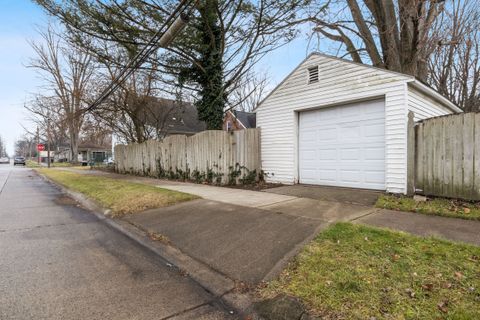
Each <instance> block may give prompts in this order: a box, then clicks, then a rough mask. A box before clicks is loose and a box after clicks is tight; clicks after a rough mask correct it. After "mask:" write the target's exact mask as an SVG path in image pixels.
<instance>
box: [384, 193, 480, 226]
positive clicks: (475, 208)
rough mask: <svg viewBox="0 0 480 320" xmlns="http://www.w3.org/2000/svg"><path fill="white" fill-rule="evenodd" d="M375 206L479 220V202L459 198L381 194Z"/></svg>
mask: <svg viewBox="0 0 480 320" xmlns="http://www.w3.org/2000/svg"><path fill="white" fill-rule="evenodd" d="M375 206H376V207H377V208H382V209H390V210H398V211H409V212H417V213H422V214H428V215H437V216H443V217H450V218H460V219H467V220H480V204H478V203H471V202H466V201H460V200H452V199H444V198H433V199H428V200H427V201H415V200H414V199H413V198H411V197H406V196H397V195H382V196H380V198H378V200H377V203H376V204H375Z"/></svg>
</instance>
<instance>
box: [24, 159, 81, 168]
mask: <svg viewBox="0 0 480 320" xmlns="http://www.w3.org/2000/svg"><path fill="white" fill-rule="evenodd" d="M25 164H26V166H27V167H29V168H43V167H44V166H43V165H41V164H38V162H37V161H33V160H27V161H26V162H25ZM50 167H54V168H64V167H73V165H72V164H71V163H69V162H52V163H51V164H50Z"/></svg>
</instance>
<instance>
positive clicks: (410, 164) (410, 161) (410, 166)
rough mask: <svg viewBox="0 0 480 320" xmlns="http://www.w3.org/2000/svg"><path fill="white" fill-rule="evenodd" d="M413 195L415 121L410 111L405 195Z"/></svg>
mask: <svg viewBox="0 0 480 320" xmlns="http://www.w3.org/2000/svg"><path fill="white" fill-rule="evenodd" d="M414 193H415V121H414V114H413V112H412V111H410V112H408V123H407V195H408V196H412V195H413V194H414Z"/></svg>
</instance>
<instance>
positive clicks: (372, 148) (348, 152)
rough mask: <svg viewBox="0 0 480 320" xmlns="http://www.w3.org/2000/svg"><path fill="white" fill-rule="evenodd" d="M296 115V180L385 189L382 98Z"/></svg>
mask: <svg viewBox="0 0 480 320" xmlns="http://www.w3.org/2000/svg"><path fill="white" fill-rule="evenodd" d="M299 117H300V119H299V174H300V183H306V184H319V185H330V186H340V187H352V188H364V189H378V190H385V103H384V100H375V101H367V102H358V103H354V104H348V105H344V106H338V107H332V108H326V109H320V110H314V111H306V112H301V113H300V114H299Z"/></svg>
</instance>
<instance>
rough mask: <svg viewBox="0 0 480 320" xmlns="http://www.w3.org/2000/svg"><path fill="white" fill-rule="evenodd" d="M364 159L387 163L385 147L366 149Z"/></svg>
mask: <svg viewBox="0 0 480 320" xmlns="http://www.w3.org/2000/svg"><path fill="white" fill-rule="evenodd" d="M364 159H365V160H379V161H381V162H384V161H385V147H377V148H372V147H366V148H365V149H364Z"/></svg>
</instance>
